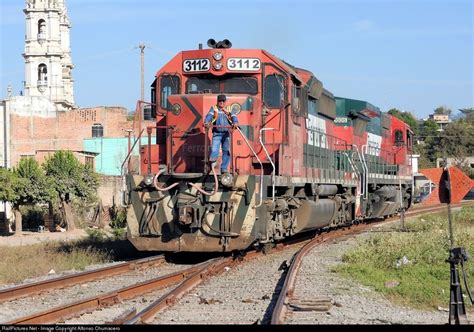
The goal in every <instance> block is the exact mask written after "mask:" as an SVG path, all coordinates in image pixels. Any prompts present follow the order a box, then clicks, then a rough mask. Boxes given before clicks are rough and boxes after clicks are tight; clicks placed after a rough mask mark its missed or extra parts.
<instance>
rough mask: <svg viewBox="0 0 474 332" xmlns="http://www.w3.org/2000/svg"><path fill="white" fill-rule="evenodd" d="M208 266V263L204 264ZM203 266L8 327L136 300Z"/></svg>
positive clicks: (16, 321)
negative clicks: (135, 298) (137, 297)
mask: <svg viewBox="0 0 474 332" xmlns="http://www.w3.org/2000/svg"><path fill="white" fill-rule="evenodd" d="M203 264H207V263H203ZM203 264H198V265H194V266H192V267H190V268H187V269H185V270H182V271H178V272H174V273H171V274H168V275H165V276H161V277H157V278H154V279H151V280H147V281H143V282H140V283H137V284H134V285H130V286H127V287H124V288H121V289H118V290H114V291H111V292H109V293H107V294H102V295H98V296H93V297H89V298H86V299H83V300H80V301H76V302H73V303H70V304H66V305H63V306H59V307H56V308H52V309H50V310H45V311H42V312H38V313H34V314H31V315H29V316H25V317H20V318H17V319H14V320H12V321H10V322H7V323H6V324H7V325H14V324H54V323H57V322H59V321H61V320H64V319H68V318H71V317H75V316H77V315H79V314H82V313H86V312H91V311H94V310H96V309H98V308H101V307H106V306H110V305H113V304H115V303H118V302H120V301H121V300H125V299H130V298H134V297H136V296H140V295H143V294H146V293H150V292H152V291H155V290H157V289H159V288H164V287H169V286H170V285H173V284H176V283H178V282H180V281H181V280H183V279H186V278H188V277H189V275H193V274H195V273H196V271H198V270H200V269H202V265H203Z"/></svg>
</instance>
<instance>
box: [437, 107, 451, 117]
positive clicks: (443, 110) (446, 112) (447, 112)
mask: <svg viewBox="0 0 474 332" xmlns="http://www.w3.org/2000/svg"><path fill="white" fill-rule="evenodd" d="M452 112H453V111H452V110H451V109H450V108H448V107H446V106H439V107H437V108H436V109H435V110H434V112H433V113H434V114H438V115H451V113H452Z"/></svg>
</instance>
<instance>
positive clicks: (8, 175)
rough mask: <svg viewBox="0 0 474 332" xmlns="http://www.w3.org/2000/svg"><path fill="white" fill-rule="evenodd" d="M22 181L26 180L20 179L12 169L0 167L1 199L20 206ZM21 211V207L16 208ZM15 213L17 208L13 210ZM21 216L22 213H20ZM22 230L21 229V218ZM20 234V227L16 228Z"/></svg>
mask: <svg viewBox="0 0 474 332" xmlns="http://www.w3.org/2000/svg"><path fill="white" fill-rule="evenodd" d="M20 182H24V184H26V181H22V180H20V178H19V177H18V176H17V175H16V174H15V173H14V172H13V171H12V170H10V169H7V168H0V201H1V202H9V203H11V204H12V206H18V202H19V201H20V194H19V190H18V189H19V188H20V187H22V184H21V183H20ZM16 210H17V211H18V212H19V209H16ZM13 211H14V213H15V210H13ZM20 216H21V214H20ZM15 220H16V221H17V222H18V218H16V216H15ZM20 230H21V219H20ZM16 232H17V234H18V228H16Z"/></svg>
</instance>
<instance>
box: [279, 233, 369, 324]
mask: <svg viewBox="0 0 474 332" xmlns="http://www.w3.org/2000/svg"><path fill="white" fill-rule="evenodd" d="M368 227H369V226H368V225H366V224H359V225H354V226H352V228H351V229H349V228H344V229H339V230H336V231H334V232H331V233H327V234H320V235H319V236H317V237H316V238H314V239H313V240H311V241H310V242H308V243H307V244H305V245H304V246H303V247H302V248H301V249H300V250H298V251H297V252H296V254H295V255H294V256H293V258H292V260H291V263H290V267H289V268H288V270H287V274H286V277H285V281H284V283H283V286H282V288H281V290H280V294H279V296H278V299H277V302H276V304H275V307H274V309H273V313H272V317H271V320H270V324H272V325H278V324H282V323H283V322H284V320H285V315H286V312H287V310H288V304H289V301H288V299H289V298H290V297H291V296H293V292H294V287H295V281H296V275H297V273H298V270H299V267H300V265H301V263H302V261H303V258H304V256H305V255H306V254H307V253H308V252H309V251H310V250H311V249H313V248H314V247H315V246H317V245H320V244H322V243H324V242H327V241H329V240H333V239H336V238H338V237H341V236H346V235H353V234H356V233H360V232H362V231H364V230H366V229H367V228H368Z"/></svg>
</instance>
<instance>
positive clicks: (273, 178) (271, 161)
mask: <svg viewBox="0 0 474 332" xmlns="http://www.w3.org/2000/svg"><path fill="white" fill-rule="evenodd" d="M265 130H275V128H262V129H260V145H261V146H262V148H263V151H265V154H266V155H267V158H268V160H269V161H270V163H271V164H272V168H273V171H272V201H273V202H274V201H275V164H274V163H273V160H272V158H271V157H270V154H269V153H268V151H267V148H266V147H265V145H264V144H263V141H262V131H265ZM260 190H261V188H260Z"/></svg>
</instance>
